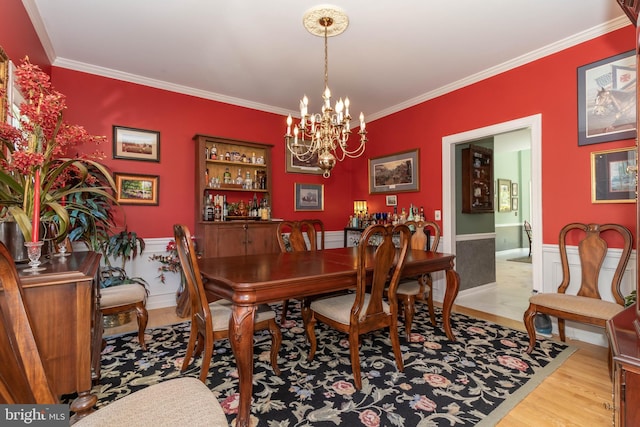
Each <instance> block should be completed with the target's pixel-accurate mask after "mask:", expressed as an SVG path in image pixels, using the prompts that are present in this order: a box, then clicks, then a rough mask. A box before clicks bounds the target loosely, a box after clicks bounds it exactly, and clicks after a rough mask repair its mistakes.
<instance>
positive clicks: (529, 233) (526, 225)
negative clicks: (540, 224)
mask: <svg viewBox="0 0 640 427" xmlns="http://www.w3.org/2000/svg"><path fill="white" fill-rule="evenodd" d="M524 232H525V233H527V239H529V256H531V244H532V243H533V230H532V229H531V224H530V223H529V221H527V220H526V219H525V220H524Z"/></svg>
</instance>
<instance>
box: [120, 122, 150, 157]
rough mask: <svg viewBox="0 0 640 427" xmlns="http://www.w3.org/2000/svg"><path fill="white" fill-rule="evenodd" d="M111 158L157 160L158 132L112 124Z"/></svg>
mask: <svg viewBox="0 0 640 427" xmlns="http://www.w3.org/2000/svg"><path fill="white" fill-rule="evenodd" d="M113 158H114V159H125V160H145V161H149V162H159V161H160V132H157V131H153V130H144V129H135V128H127V127H123V126H114V127H113Z"/></svg>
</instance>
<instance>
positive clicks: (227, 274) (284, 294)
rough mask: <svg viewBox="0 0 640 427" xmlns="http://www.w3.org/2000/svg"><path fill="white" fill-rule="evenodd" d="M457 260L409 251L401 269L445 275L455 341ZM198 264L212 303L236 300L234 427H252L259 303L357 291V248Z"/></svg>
mask: <svg viewBox="0 0 640 427" xmlns="http://www.w3.org/2000/svg"><path fill="white" fill-rule="evenodd" d="M373 250H374V248H373V247H372V250H371V252H370V254H369V255H368V256H370V258H368V259H367V264H366V265H367V269H368V270H371V271H372V261H371V260H372V259H373ZM454 258H455V255H452V254H445V253H440V252H427V251H421V250H409V251H408V252H407V257H406V260H405V265H404V268H403V270H402V277H415V276H419V275H421V274H424V273H433V272H437V271H444V272H445V274H446V290H445V295H444V302H443V310H442V325H443V329H444V331H445V333H446V335H447V337H448V338H449V339H450V340H452V341H455V339H456V338H455V336H454V334H453V331H452V330H451V319H450V315H451V308H452V306H453V302H454V300H455V298H456V296H457V295H458V288H459V284H460V277H459V276H458V273H457V272H456V271H455V270H454ZM198 264H199V267H200V273H201V274H202V276H203V277H204V278H205V279H206V280H205V283H204V287H205V292H206V293H207V298H208V299H209V301H214V300H216V299H220V298H223V299H227V300H230V301H232V302H233V311H232V315H231V317H230V319H229V341H230V343H231V348H232V350H233V353H234V355H235V359H236V364H237V369H238V377H239V381H240V385H239V394H240V402H239V407H238V416H237V418H236V426H237V427H248V426H249V415H250V410H251V397H252V388H253V382H252V381H253V334H254V331H253V325H254V316H255V309H256V305H258V304H261V303H269V302H278V301H283V300H286V299H299V298H304V297H309V296H313V295H319V294H324V293H330V292H334V291H339V290H343V289H349V288H354V287H355V284H356V270H357V264H358V255H357V248H355V247H353V248H336V249H326V250H321V251H307V252H289V253H274V254H262V255H246V256H233V257H219V258H203V259H200V260H199V261H198Z"/></svg>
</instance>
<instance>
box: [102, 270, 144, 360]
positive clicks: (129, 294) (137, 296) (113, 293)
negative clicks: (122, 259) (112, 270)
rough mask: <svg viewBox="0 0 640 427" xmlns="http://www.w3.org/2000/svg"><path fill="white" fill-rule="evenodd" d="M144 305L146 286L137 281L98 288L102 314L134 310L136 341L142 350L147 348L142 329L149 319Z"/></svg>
mask: <svg viewBox="0 0 640 427" xmlns="http://www.w3.org/2000/svg"><path fill="white" fill-rule="evenodd" d="M118 269H119V268H118ZM123 272H124V270H123ZM146 305H147V288H145V287H144V286H143V285H141V284H139V283H127V284H124V285H117V286H110V287H108V288H102V289H100V311H101V312H102V315H103V316H108V315H112V314H120V313H127V312H135V314H136V321H137V322H138V342H139V343H140V347H142V349H143V350H146V349H147V345H146V344H145V342H144V331H145V329H146V328H147V322H148V320H149V313H148V312H147V307H146Z"/></svg>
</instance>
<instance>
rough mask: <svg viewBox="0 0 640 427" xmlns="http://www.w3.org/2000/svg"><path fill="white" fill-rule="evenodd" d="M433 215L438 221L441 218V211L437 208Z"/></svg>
mask: <svg viewBox="0 0 640 427" xmlns="http://www.w3.org/2000/svg"><path fill="white" fill-rule="evenodd" d="M435 217H436V221H440V220H441V219H442V213H441V212H440V211H439V210H437V211H436V214H435Z"/></svg>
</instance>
